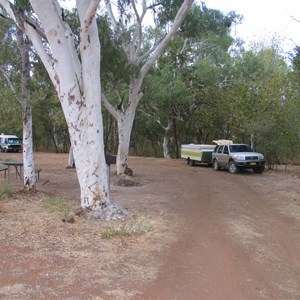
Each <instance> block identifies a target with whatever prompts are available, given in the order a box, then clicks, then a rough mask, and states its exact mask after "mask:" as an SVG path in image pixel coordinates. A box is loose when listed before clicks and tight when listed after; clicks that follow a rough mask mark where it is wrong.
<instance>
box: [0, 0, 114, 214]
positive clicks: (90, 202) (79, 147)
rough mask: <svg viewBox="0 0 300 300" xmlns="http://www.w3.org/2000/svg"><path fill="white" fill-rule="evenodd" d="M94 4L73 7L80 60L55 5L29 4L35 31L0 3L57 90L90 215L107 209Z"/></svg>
mask: <svg viewBox="0 0 300 300" xmlns="http://www.w3.org/2000/svg"><path fill="white" fill-rule="evenodd" d="M99 2H100V0H89V1H88V0H77V1H76V5H77V9H78V13H79V18H80V24H81V35H80V46H79V48H80V58H79V55H78V53H77V48H75V45H74V43H73V41H72V38H71V37H72V32H71V29H70V27H69V26H68V24H67V23H65V21H64V20H63V19H62V16H61V8H60V6H59V3H58V1H57V0H52V1H40V0H30V3H31V5H32V8H33V10H34V13H35V15H36V16H37V17H38V19H39V23H36V24H34V26H32V24H28V23H27V22H25V21H24V20H25V16H22V15H18V16H15V15H14V11H15V9H12V8H13V7H14V4H12V3H10V2H8V1H7V0H0V5H1V6H2V7H4V9H5V10H6V13H7V14H8V15H9V17H10V19H11V20H12V21H14V22H15V23H16V24H17V26H18V27H19V28H20V29H21V30H22V31H23V32H24V33H26V34H27V35H28V37H29V38H30V39H31V41H32V43H33V45H34V47H35V49H36V51H37V53H38V54H39V56H40V58H41V60H42V62H43V64H44V65H45V68H46V70H47V72H48V74H49V76H50V78H51V80H52V83H53V85H54V86H55V88H56V91H57V93H58V96H59V99H60V102H61V106H62V109H63V112H64V115H65V118H66V121H67V125H68V130H69V135H70V140H71V145H72V147H73V152H74V158H75V161H76V172H77V177H78V182H79V186H80V192H81V194H80V198H81V206H82V207H89V208H91V209H93V210H98V209H102V208H103V207H105V206H107V205H108V204H109V203H110V200H109V189H108V177H107V166H106V161H105V155H104V143H103V124H102V112H101V85H100V42H99V34H98V28H97V24H96V20H95V13H96V9H97V7H98V4H99ZM22 17H23V19H22ZM40 24H41V26H42V28H43V29H44V34H43V35H40V32H41V31H42V28H39V26H40ZM49 53H50V54H49Z"/></svg>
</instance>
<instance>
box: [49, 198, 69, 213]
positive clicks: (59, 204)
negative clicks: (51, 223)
mask: <svg viewBox="0 0 300 300" xmlns="http://www.w3.org/2000/svg"><path fill="white" fill-rule="evenodd" d="M43 208H44V209H46V210H47V211H50V212H63V213H69V212H71V211H72V210H73V207H72V206H71V205H70V204H67V203H65V201H64V199H63V198H62V197H49V198H47V199H46V200H45V202H44V203H43Z"/></svg>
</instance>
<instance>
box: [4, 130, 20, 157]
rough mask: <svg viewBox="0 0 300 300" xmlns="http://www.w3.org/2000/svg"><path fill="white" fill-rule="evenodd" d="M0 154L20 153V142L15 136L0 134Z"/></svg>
mask: <svg viewBox="0 0 300 300" xmlns="http://www.w3.org/2000/svg"><path fill="white" fill-rule="evenodd" d="M0 151H1V152H19V151H21V142H20V140H19V139H18V137H17V136H16V135H7V134H4V133H1V134H0Z"/></svg>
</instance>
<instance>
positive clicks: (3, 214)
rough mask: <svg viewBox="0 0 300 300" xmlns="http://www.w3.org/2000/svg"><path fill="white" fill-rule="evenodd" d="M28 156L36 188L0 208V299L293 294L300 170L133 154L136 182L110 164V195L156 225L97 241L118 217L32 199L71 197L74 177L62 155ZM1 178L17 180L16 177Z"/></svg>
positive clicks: (297, 272) (298, 253) (223, 299)
mask: <svg viewBox="0 0 300 300" xmlns="http://www.w3.org/2000/svg"><path fill="white" fill-rule="evenodd" d="M35 156H36V162H37V165H38V166H39V167H41V168H42V171H41V174H40V175H41V179H40V181H39V182H38V185H37V189H38V193H37V194H36V195H34V196H33V198H32V199H31V200H28V198H27V197H28V196H26V195H23V194H22V193H17V194H15V195H14V197H13V198H9V199H6V200H4V201H2V204H1V207H0V226H1V231H2V233H1V234H0V257H1V260H0V299H137V300H142V299H144V300H146V299H149V300H150V299H151V300H176V299H178V300H181V299H189V300H198V299H205V300H242V299H245V300H256V299H278V300H279V299H282V300H287V299H295V300H296V299H300V178H299V175H300V172H299V168H296V167H294V168H292V167H290V168H289V172H288V173H284V172H283V171H278V172H269V171H266V172H265V173H264V174H254V173H252V172H250V171H249V172H244V173H241V174H237V175H232V174H229V173H228V172H226V171H220V172H216V171H214V170H213V169H212V168H209V167H205V166H196V167H190V166H188V165H186V163H185V161H184V160H181V159H179V160H164V159H154V158H136V157H131V158H130V160H129V162H130V167H131V168H132V169H133V172H134V174H133V177H132V180H133V181H135V182H138V183H140V185H141V186H137V187H120V186H117V185H116V182H117V181H118V178H117V176H116V175H115V170H114V167H113V166H112V169H111V200H112V201H113V202H116V203H118V204H120V205H122V206H123V207H125V208H128V209H130V210H132V211H134V212H135V213H136V215H137V216H138V218H142V219H143V220H146V221H147V222H148V221H149V222H153V223H154V224H155V230H154V232H153V233H149V234H143V235H140V236H129V237H124V238H118V237H117V238H113V239H110V240H102V239H101V238H100V237H99V232H100V231H101V230H104V229H107V228H111V226H116V225H117V224H116V223H114V222H112V223H111V222H106V223H105V222H104V223H103V221H100V222H98V223H96V222H94V223H92V224H91V222H92V221H88V220H83V219H80V218H78V217H76V219H75V223H74V224H65V223H63V222H61V215H60V214H59V213H56V212H55V213H49V212H47V211H44V210H43V209H42V208H41V206H40V203H42V202H43V201H45V200H40V197H42V196H43V195H45V194H46V195H48V196H51V197H56V196H62V197H63V199H64V200H65V201H66V202H67V203H70V204H71V205H73V206H74V207H75V206H76V205H78V204H79V187H78V183H77V179H76V173H75V171H74V170H68V169H66V168H65V166H66V163H67V155H64V154H46V153H36V155H35ZM0 158H1V160H5V159H7V158H11V159H16V158H21V154H11V153H0ZM5 183H6V182H5V180H4V178H3V174H2V173H0V185H1V186H3V185H4V184H5ZM10 185H11V186H12V187H13V188H14V190H15V191H18V190H20V189H21V187H22V186H21V184H20V183H18V182H17V181H16V180H15V178H14V177H13V176H11V179H10ZM30 212H31V213H32V215H31V214H30ZM50 215H51V219H50V217H49V216H50ZM26 216H27V217H26ZM17 228H23V229H22V230H20V229H18V230H16V229H17ZM20 231H22V232H20Z"/></svg>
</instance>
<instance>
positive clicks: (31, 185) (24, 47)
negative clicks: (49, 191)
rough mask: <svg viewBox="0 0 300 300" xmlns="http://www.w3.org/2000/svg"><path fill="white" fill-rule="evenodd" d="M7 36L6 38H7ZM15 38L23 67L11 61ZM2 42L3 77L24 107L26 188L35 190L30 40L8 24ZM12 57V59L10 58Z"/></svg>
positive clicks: (13, 58)
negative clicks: (16, 66) (16, 78)
mask: <svg viewBox="0 0 300 300" xmlns="http://www.w3.org/2000/svg"><path fill="white" fill-rule="evenodd" d="M21 9H22V11H24V10H25V11H26V9H27V7H26V5H23V3H21V4H18V5H17V6H16V10H17V12H18V13H19V11H20V10H21ZM5 36H6V38H5ZM14 38H15V39H16V41H17V43H16V44H17V45H18V49H19V52H20V54H19V55H17V57H18V56H20V61H21V67H20V71H19V68H15V67H14V66H13V65H12V64H11V63H10V62H9V61H12V60H14V61H16V56H15V57H13V54H15V52H14V51H11V52H10V51H9V53H8V48H10V49H12V47H11V44H10V43H11V42H12V41H13V43H12V44H13V45H14V44H15V42H14ZM2 44H4V45H3V46H4V47H2V52H3V53H2V54H3V57H4V60H3V58H2V61H1V66H0V70H1V73H2V75H3V77H4V78H5V79H6V81H7V83H8V85H9V87H10V88H11V90H12V92H13V94H14V96H15V97H14V98H15V99H16V100H17V101H16V102H18V104H19V105H20V106H21V107H22V122H23V163H24V167H23V171H24V176H23V179H24V189H25V190H30V191H32V190H35V184H36V176H35V167H34V158H33V144H32V110H31V104H30V71H31V63H30V42H29V40H28V38H27V37H26V36H25V35H24V34H23V32H22V31H21V30H20V29H19V28H15V26H11V24H10V26H8V27H7V31H6V34H4V37H3V40H2ZM9 58H10V59H9ZM15 74H17V76H19V77H20V81H21V84H20V86H21V91H18V87H17V84H16V81H15V80H13V78H12V77H15Z"/></svg>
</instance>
